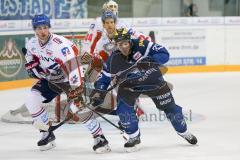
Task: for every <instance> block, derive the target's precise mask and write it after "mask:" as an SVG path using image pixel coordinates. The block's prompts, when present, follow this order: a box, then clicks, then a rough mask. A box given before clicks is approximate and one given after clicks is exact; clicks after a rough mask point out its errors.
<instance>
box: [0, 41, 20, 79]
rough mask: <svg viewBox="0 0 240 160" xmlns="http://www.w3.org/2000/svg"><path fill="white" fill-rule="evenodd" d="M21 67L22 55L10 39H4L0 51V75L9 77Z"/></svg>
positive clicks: (15, 73)
mask: <svg viewBox="0 0 240 160" xmlns="http://www.w3.org/2000/svg"><path fill="white" fill-rule="evenodd" d="M21 67H22V55H21V53H20V52H19V50H18V49H17V47H16V42H15V41H14V40H12V39H8V40H6V41H5V43H4V46H3V49H2V50H1V51H0V75H2V76H4V77H6V78H11V77H14V76H15V75H17V74H18V73H19V71H20V70H21Z"/></svg>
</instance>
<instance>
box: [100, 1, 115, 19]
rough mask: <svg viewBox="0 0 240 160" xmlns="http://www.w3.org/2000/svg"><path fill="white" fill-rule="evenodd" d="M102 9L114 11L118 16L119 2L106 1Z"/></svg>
mask: <svg viewBox="0 0 240 160" xmlns="http://www.w3.org/2000/svg"><path fill="white" fill-rule="evenodd" d="M102 9H103V11H112V12H113V13H114V14H115V15H116V16H118V4H117V3H116V2H115V1H113V0H109V1H107V2H105V3H104V4H103V7H102Z"/></svg>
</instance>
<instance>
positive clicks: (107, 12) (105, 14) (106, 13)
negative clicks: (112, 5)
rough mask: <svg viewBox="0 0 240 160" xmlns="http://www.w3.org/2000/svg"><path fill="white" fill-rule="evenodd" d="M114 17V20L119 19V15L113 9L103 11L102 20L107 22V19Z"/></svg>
mask: <svg viewBox="0 0 240 160" xmlns="http://www.w3.org/2000/svg"><path fill="white" fill-rule="evenodd" d="M108 18H112V19H113V20H114V22H116V20H117V16H116V15H115V14H114V13H113V12H112V11H105V12H103V13H102V22H105V20H106V19H108Z"/></svg>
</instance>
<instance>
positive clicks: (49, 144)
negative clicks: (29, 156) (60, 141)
mask: <svg viewBox="0 0 240 160" xmlns="http://www.w3.org/2000/svg"><path fill="white" fill-rule="evenodd" d="M55 147H56V143H55V141H52V142H49V143H48V144H47V145H44V146H39V149H40V151H47V150H50V149H52V148H55Z"/></svg>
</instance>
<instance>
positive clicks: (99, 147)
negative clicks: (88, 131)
mask: <svg viewBox="0 0 240 160" xmlns="http://www.w3.org/2000/svg"><path fill="white" fill-rule="evenodd" d="M93 150H94V151H95V152H96V153H107V152H110V151H111V149H110V147H109V146H108V141H107V139H106V138H105V137H104V135H98V136H97V137H94V146H93Z"/></svg>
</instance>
